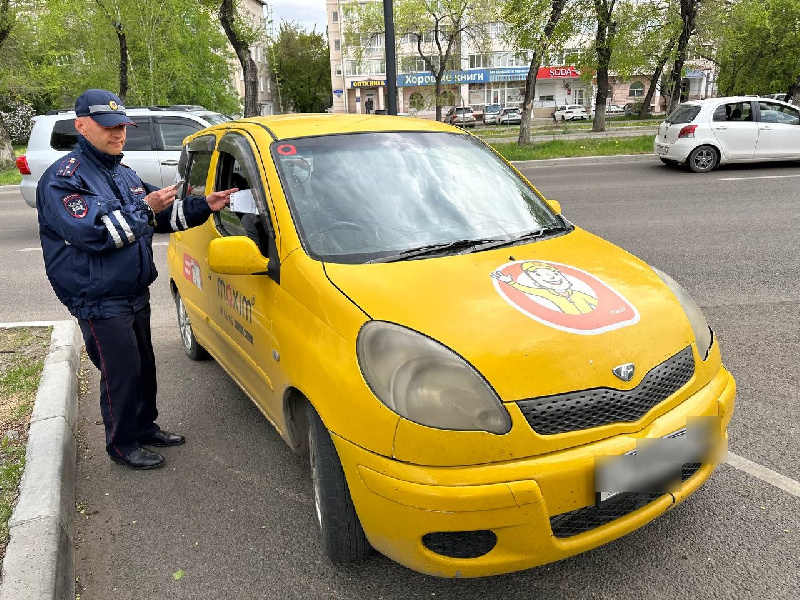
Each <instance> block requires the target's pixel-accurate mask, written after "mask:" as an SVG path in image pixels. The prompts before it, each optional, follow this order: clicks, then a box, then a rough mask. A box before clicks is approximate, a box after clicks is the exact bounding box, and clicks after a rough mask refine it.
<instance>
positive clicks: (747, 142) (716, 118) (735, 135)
mask: <svg viewBox="0 0 800 600" xmlns="http://www.w3.org/2000/svg"><path fill="white" fill-rule="evenodd" d="M711 131H712V133H713V134H714V136H715V137H716V138H717V140H718V141H719V146H720V150H722V154H723V155H724V156H725V157H726V158H728V159H729V160H748V159H751V158H753V157H754V156H755V153H756V142H757V141H758V124H757V123H756V121H755V115H754V111H753V103H752V102H749V101H739V102H726V103H724V104H720V105H719V106H717V107H716V108H715V109H714V112H713V114H712V116H711Z"/></svg>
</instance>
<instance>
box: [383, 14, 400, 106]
mask: <svg viewBox="0 0 800 600" xmlns="http://www.w3.org/2000/svg"><path fill="white" fill-rule="evenodd" d="M383 23H384V27H385V29H386V35H385V39H384V44H385V46H386V95H387V96H388V98H387V99H386V109H387V113H388V114H390V115H396V114H397V64H396V58H395V48H394V6H393V2H392V0H383Z"/></svg>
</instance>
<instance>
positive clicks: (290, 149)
mask: <svg viewBox="0 0 800 600" xmlns="http://www.w3.org/2000/svg"><path fill="white" fill-rule="evenodd" d="M277 150H278V154H280V155H282V156H291V155H292V154H297V148H295V147H294V146H292V145H291V144H281V145H280V146H278V148H277Z"/></svg>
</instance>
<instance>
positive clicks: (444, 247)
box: [367, 238, 509, 263]
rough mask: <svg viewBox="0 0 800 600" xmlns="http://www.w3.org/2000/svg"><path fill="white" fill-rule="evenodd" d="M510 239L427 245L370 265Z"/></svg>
mask: <svg viewBox="0 0 800 600" xmlns="http://www.w3.org/2000/svg"><path fill="white" fill-rule="evenodd" d="M508 242H509V240H508V239H505V238H504V239H498V238H482V239H464V240H452V241H450V242H438V243H436V244H426V245H425V246H420V247H418V248H410V249H408V250H403V251H402V252H398V253H397V254H392V255H391V256H384V257H382V258H373V259H372V260H368V261H367V262H368V263H380V262H396V261H400V260H410V259H412V258H418V257H422V256H432V255H435V254H446V253H450V252H457V251H459V250H464V249H470V250H471V249H473V248H475V247H478V246H483V245H484V244H491V243H508Z"/></svg>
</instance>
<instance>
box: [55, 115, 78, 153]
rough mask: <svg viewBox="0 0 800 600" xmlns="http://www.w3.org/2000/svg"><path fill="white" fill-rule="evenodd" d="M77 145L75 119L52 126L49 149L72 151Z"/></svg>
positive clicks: (57, 122) (58, 122)
mask: <svg viewBox="0 0 800 600" xmlns="http://www.w3.org/2000/svg"><path fill="white" fill-rule="evenodd" d="M77 143H78V132H77V131H75V119H64V120H63V121H56V122H55V123H54V124H53V131H52V132H51V133H50V147H51V148H52V149H53V150H72V149H73V148H74V147H75V145H76V144H77Z"/></svg>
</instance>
